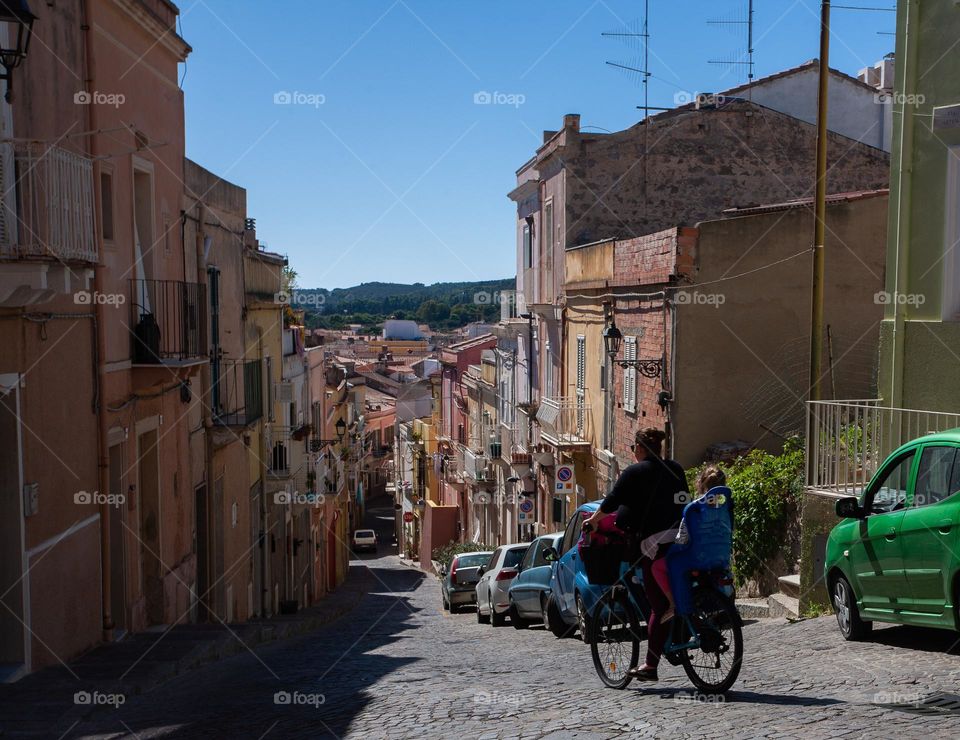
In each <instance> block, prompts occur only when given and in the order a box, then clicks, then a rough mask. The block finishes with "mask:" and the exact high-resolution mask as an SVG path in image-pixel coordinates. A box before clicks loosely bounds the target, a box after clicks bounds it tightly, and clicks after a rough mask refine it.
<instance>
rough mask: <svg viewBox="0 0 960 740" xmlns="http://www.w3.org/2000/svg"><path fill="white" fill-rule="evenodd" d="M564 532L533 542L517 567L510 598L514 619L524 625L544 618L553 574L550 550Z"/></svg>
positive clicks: (517, 625)
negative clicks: (548, 553) (548, 557)
mask: <svg viewBox="0 0 960 740" xmlns="http://www.w3.org/2000/svg"><path fill="white" fill-rule="evenodd" d="M562 536H563V535H562V534H545V535H543V536H542V537H537V539H535V540H534V541H533V542H531V543H530V547H529V548H528V549H527V552H526V553H525V554H524V556H523V560H521V561H520V565H519V566H518V567H517V571H518V573H517V577H516V578H514V579H513V583H512V584H511V585H510V589H509V591H508V592H507V598H508V601H509V602H510V608H509V614H510V623H511V624H512V625H513V626H514V627H515V628H516V629H518V630H519V629H523V628H524V627H527V626H529V625H530V624H531V623H534V622H542V621H543V612H544V606H545V605H546V599H547V596H549V595H550V574H551V571H552V570H553V566H552V565H551V563H550V561H549V560H547V557H546V552H547V551H548V550H549V549H550V548H554V549H555V548H556V547H557V544H558V543H559V542H560V538H561V537H562Z"/></svg>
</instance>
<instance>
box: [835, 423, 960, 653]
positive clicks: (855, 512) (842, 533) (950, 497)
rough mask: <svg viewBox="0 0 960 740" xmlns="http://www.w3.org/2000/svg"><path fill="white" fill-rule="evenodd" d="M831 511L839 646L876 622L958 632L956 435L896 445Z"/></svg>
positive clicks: (959, 475)
mask: <svg viewBox="0 0 960 740" xmlns="http://www.w3.org/2000/svg"><path fill="white" fill-rule="evenodd" d="M836 508H837V515H838V516H840V517H843V521H842V522H840V523H839V524H838V525H837V526H835V527H834V528H833V530H832V531H831V532H830V536H829V538H828V539H827V552H826V559H825V562H824V575H825V577H826V583H827V587H828V589H829V592H830V597H831V601H832V602H833V607H834V611H835V612H836V615H837V623H838V625H839V626H840V632H841V633H842V634H843V636H844V638H845V639H847V640H858V639H863V638H864V637H867V636H868V635H869V634H870V631H871V629H872V627H873V622H875V621H876V622H895V623H898V624H910V625H917V626H928V627H940V628H943V629H950V630H953V629H960V615H958V604H960V601H958V599H960V555H958V546H960V429H953V430H950V431H948V432H940V433H937V434H929V435H927V436H925V437H921V438H920V439H915V440H913V441H912V442H908V443H907V444H905V445H903V446H901V447H900V448H898V449H897V450H895V451H894V452H893V453H892V454H891V455H890V456H889V457H888V458H887V459H886V460H885V461H884V463H883V464H882V465H881V466H880V467H879V468H878V469H877V473H876V475H874V476H873V478H872V479H871V481H870V483H869V484H868V485H867V487H866V488H865V489H864V491H863V492H862V493H861V494H860V496H859V497H847V498H843V499H840V500H839V501H837V503H836Z"/></svg>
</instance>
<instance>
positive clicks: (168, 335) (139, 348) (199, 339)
mask: <svg viewBox="0 0 960 740" xmlns="http://www.w3.org/2000/svg"><path fill="white" fill-rule="evenodd" d="M130 294H131V300H130V347H131V352H132V355H133V361H134V363H135V364H140V365H153V364H162V363H167V362H177V361H181V362H182V361H185V360H191V359H197V358H201V357H203V356H205V355H206V354H207V303H206V290H205V288H204V286H203V284H202V283H187V282H183V281H181V280H131V281H130Z"/></svg>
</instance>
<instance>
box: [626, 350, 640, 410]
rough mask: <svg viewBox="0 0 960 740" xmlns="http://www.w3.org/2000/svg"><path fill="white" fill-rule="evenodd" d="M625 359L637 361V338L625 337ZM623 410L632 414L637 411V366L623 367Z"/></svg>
mask: <svg viewBox="0 0 960 740" xmlns="http://www.w3.org/2000/svg"><path fill="white" fill-rule="evenodd" d="M623 359H624V360H630V361H633V362H636V360H637V338H636V337H635V336H634V337H624V338H623ZM623 410H624V411H629V412H630V413H632V414H635V413H636V412H637V368H636V367H625V368H624V369H623Z"/></svg>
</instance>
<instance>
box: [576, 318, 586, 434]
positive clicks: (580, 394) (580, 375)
mask: <svg viewBox="0 0 960 740" xmlns="http://www.w3.org/2000/svg"><path fill="white" fill-rule="evenodd" d="M586 385H587V338H586V337H585V336H584V335H583V334H578V335H577V434H581V435H582V434H583V416H584V406H585V403H586V392H587V389H586Z"/></svg>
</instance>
